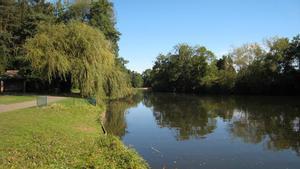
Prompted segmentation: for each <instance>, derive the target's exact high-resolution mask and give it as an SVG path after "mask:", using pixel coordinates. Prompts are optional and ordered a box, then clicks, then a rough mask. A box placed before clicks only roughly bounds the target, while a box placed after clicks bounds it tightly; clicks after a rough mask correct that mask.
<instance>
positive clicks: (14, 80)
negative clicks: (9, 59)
mask: <svg viewBox="0 0 300 169" xmlns="http://www.w3.org/2000/svg"><path fill="white" fill-rule="evenodd" d="M25 89H26V79H25V78H24V77H23V76H21V75H20V74H19V70H7V71H6V72H5V73H4V74H3V75H1V76H0V93H3V92H25Z"/></svg>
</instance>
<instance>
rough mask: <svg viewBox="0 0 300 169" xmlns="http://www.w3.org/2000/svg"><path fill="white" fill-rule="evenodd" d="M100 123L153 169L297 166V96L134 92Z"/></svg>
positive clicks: (299, 149)
mask: <svg viewBox="0 0 300 169" xmlns="http://www.w3.org/2000/svg"><path fill="white" fill-rule="evenodd" d="M105 127H106V130H107V131H108V132H109V133H112V134H115V135H117V136H119V137H120V138H121V139H122V140H123V142H124V143H125V144H126V145H127V146H129V147H132V148H134V149H135V150H136V151H137V152H138V153H139V154H140V155H141V156H142V157H143V158H144V159H145V160H146V161H147V162H148V163H149V165H150V166H151V168H154V169H156V168H157V169H161V168H180V169H193V168H204V169H221V168H226V169H260V168H261V169H268V168H270V169H299V168H300V99H299V97H279V96H276V97H275V96H274V97H271V96H196V95H188V94H172V93H171V94H170V93H151V92H144V93H138V94H137V95H135V96H132V97H130V98H126V99H123V100H119V101H114V102H110V103H109V104H108V111H107V113H106V120H105Z"/></svg>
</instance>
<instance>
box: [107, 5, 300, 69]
mask: <svg viewBox="0 0 300 169" xmlns="http://www.w3.org/2000/svg"><path fill="white" fill-rule="evenodd" d="M112 2H113V3H114V8H115V13H116V21H117V25H116V26H117V29H118V30H119V31H120V32H121V34H122V35H121V39H120V42H119V47H120V51H119V54H120V56H121V57H124V58H125V59H126V60H128V61H129V63H128V64H127V65H126V66H127V67H128V68H129V69H131V70H134V71H137V72H139V73H142V72H143V71H144V70H145V69H148V68H151V67H152V66H153V64H154V61H155V59H156V57H157V56H158V54H160V53H164V54H166V53H168V52H171V51H172V50H173V47H174V46H175V45H177V44H179V43H188V44H190V45H193V46H194V45H202V46H205V47H207V48H208V49H209V50H211V51H213V52H214V53H215V54H216V55H217V57H221V56H222V54H226V53H227V52H229V51H230V50H231V49H232V48H233V47H238V46H240V45H242V44H245V43H252V42H262V41H263V40H264V39H266V38H270V37H273V36H279V37H289V38H292V37H294V36H295V35H297V34H300V0H112Z"/></svg>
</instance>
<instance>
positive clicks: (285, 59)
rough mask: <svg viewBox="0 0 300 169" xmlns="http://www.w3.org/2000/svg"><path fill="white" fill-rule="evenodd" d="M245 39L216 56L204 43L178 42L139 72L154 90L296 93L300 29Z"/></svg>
mask: <svg viewBox="0 0 300 169" xmlns="http://www.w3.org/2000/svg"><path fill="white" fill-rule="evenodd" d="M264 44H265V45H260V44H258V43H250V44H244V45H242V46H241V47H238V48H234V49H233V50H232V51H231V52H229V53H228V54H226V55H223V56H222V57H221V58H219V59H218V58H217V57H216V55H215V54H214V53H213V52H212V51H210V50H209V49H207V48H206V47H204V46H195V47H193V46H190V45H188V44H179V45H177V46H175V48H174V50H173V51H174V52H170V53H168V54H160V55H159V56H158V57H157V58H156V61H155V63H154V66H153V67H152V69H148V70H146V71H144V72H143V74H142V77H143V80H144V85H145V86H147V87H151V88H152V89H153V90H154V91H165V92H187V93H199V94H203V93H222V94H224V93H226V94H278V95H299V94H300V35H297V36H295V37H293V38H292V39H288V38H279V37H274V38H270V39H268V40H266V41H265V43H264Z"/></svg>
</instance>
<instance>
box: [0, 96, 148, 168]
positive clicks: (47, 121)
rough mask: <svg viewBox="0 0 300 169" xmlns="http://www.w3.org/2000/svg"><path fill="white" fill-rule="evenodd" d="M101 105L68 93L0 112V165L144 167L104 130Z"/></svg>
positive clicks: (140, 159)
mask: <svg viewBox="0 0 300 169" xmlns="http://www.w3.org/2000/svg"><path fill="white" fill-rule="evenodd" d="M104 110H105V106H97V107H95V106H92V105H89V104H88V103H87V102H86V101H85V100H83V99H74V98H71V99H66V100H63V101H60V102H59V103H55V104H52V105H50V106H47V107H42V108H38V107H36V108H28V109H23V110H17V111H11V112H4V113H2V114H0V133H1V135H0V159H1V160H0V168H147V167H148V166H147V164H146V162H145V161H144V160H143V159H142V158H141V157H140V156H139V155H138V154H137V153H136V152H135V151H134V150H132V149H129V148H128V147H126V146H125V145H124V144H123V143H122V142H121V141H120V140H119V139H118V138H117V137H115V136H112V135H104V133H103V132H102V129H101V125H100V124H99V123H100V120H101V117H103V116H101V115H100V114H101V113H99V112H104ZM102 114H103V113H102Z"/></svg>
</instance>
